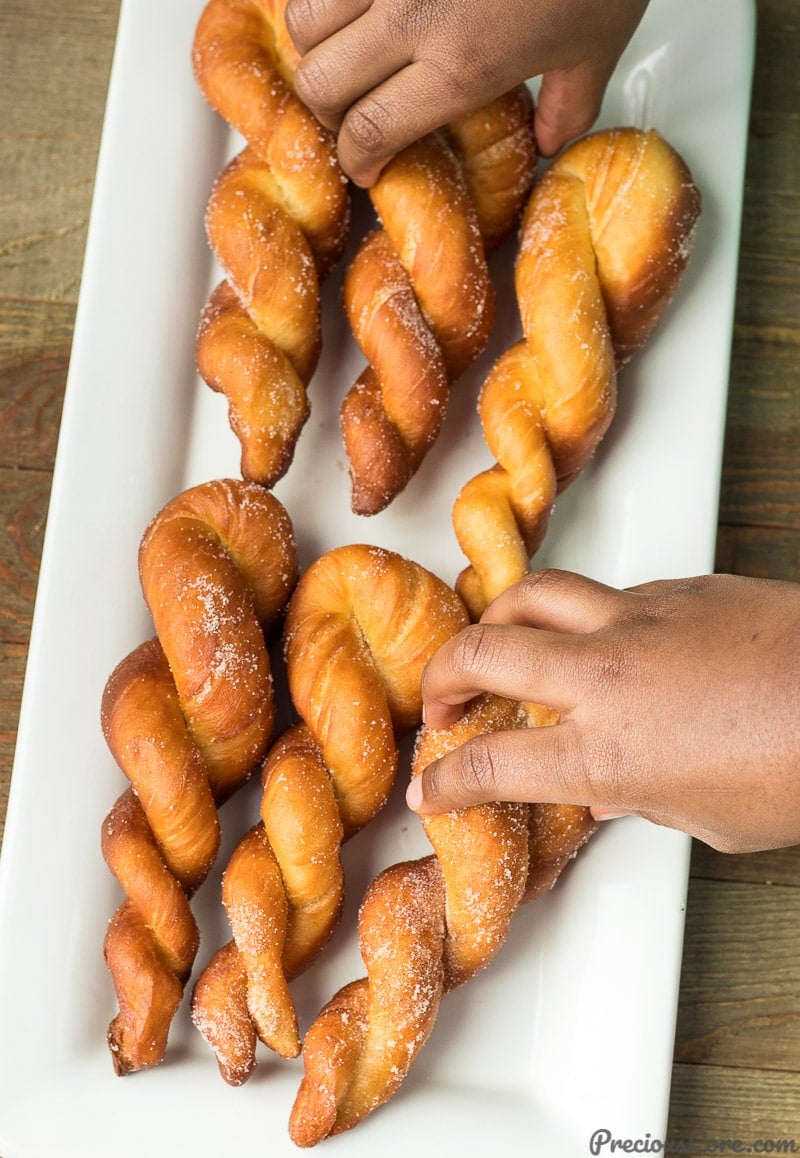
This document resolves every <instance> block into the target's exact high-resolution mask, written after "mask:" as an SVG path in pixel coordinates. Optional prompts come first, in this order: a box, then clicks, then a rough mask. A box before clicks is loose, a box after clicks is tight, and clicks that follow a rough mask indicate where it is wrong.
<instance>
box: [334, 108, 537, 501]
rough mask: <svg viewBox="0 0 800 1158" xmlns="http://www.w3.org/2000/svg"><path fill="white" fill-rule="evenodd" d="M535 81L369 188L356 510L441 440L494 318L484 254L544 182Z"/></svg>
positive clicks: (356, 395) (359, 259) (355, 437)
mask: <svg viewBox="0 0 800 1158" xmlns="http://www.w3.org/2000/svg"><path fill="white" fill-rule="evenodd" d="M531 113H532V106H531V98H530V95H529V93H528V90H527V89H526V88H525V87H524V86H520V87H519V88H517V89H514V90H513V91H512V92H509V93H507V94H506V95H505V96H502V97H500V98H499V99H498V100H496V101H494V102H493V103H492V104H491V105H488V106H487V107H486V108H483V109H479V110H478V111H477V112H474V113H472V114H470V115H469V116H467V117H464V118H462V119H461V120H460V121H458V122H456V123H455V124H453V125H451V126H450V127H449V128H448V129H447V130H445V131H443V132H439V133H432V134H430V135H429V136H427V137H425V138H424V139H423V140H421V141H418V142H417V143H415V144H413V145H411V146H410V147H409V148H407V149H405V150H403V152H402V153H400V154H399V155H398V156H397V157H396V158H395V159H394V160H393V161H391V162H390V163H389V164H388V165H387V166H386V168H385V169H384V170H383V173H382V174H381V176H380V178H379V179H378V181H377V182H376V184H375V185H374V186H373V187H372V189H371V190H370V196H371V198H372V202H373V205H374V206H375V209H376V212H377V214H378V217H379V218H380V222H381V225H382V228H381V229H379V230H378V231H376V232H374V233H372V234H370V235H369V236H368V237H367V238H366V239H365V240H364V242H363V243H362V245H361V246H360V248H359V250H358V252H357V254H356V256H355V258H354V259H353V262H352V264H351V265H350V267H349V269H348V271H347V274H346V277H345V284H344V300H345V308H346V310H347V315H348V319H349V321H350V325H351V328H352V330H353V334H354V336H355V339H356V341H357V342H358V344H359V346H360V347H361V350H362V352H363V353H364V355H365V356H366V358H367V360H368V362H369V365H368V366H367V368H366V369H365V370H364V371H363V373H362V374H361V376H360V377H359V379H358V381H357V382H356V384H355V386H354V387H353V388H352V390H351V391H350V392H349V394H348V395H347V397H346V398H345V401H344V403H343V406H342V411H341V424H342V432H343V435H344V442H345V448H346V450H347V455H348V458H349V460H350V476H351V480H352V507H353V510H354V511H355V512H357V513H358V514H362V515H371V514H376V513H377V512H378V511H381V510H383V508H384V507H386V506H387V505H388V503H390V502H391V500H392V499H393V498H394V497H395V496H396V495H397V494H398V493H399V492H400V491H401V490H402V489H403V488H404V487H405V485H406V484H407V483H408V481H409V479H410V478H411V477H412V476H413V474H414V472H415V471H416V470H417V468H418V467H419V465H420V463H421V462H422V459H423V458H424V456H425V454H426V453H427V451H428V450H429V448H430V447H431V445H432V444H433V442H434V441H435V439H436V437H437V435H438V433H439V429H440V427H441V423H442V420H443V418H444V413H445V407H446V405H447V399H448V395H449V389H450V382H452V381H453V380H454V379H456V378H458V376H459V375H460V374H462V373H463V372H464V370H465V369H466V368H467V366H469V365H470V364H471V363H472V362H473V361H474V359H475V358H476V357H477V356H478V354H479V353H480V352H481V350H482V349H483V348H484V346H485V344H486V341H487V339H488V337H489V330H490V328H491V325H492V321H493V318H494V293H493V290H492V286H491V282H490V280H489V271H488V268H487V265H486V259H485V252H489V251H490V250H491V249H493V248H494V247H495V246H496V245H498V244H499V242H500V241H502V239H503V238H504V237H505V236H506V235H507V234H508V233H509V232H510V231H511V230H512V229H513V228H514V227H515V225H516V224H517V221H518V219H519V214H520V212H521V210H522V206H523V204H524V202H525V198H526V196H527V194H528V190H529V188H530V183H531V181H532V179H533V172H534V168H535V164H536V149H535V143H534V137H533V129H532V116H531Z"/></svg>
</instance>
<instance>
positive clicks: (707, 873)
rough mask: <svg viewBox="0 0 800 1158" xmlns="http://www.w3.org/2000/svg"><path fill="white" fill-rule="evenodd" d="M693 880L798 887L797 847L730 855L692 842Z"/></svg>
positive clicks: (799, 859) (799, 853)
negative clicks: (747, 882) (746, 882)
mask: <svg viewBox="0 0 800 1158" xmlns="http://www.w3.org/2000/svg"><path fill="white" fill-rule="evenodd" d="M692 878H693V880H701V879H702V880H707V881H749V882H750V883H751V884H759V885H790V886H791V887H793V888H800V845H795V847H794V848H777V849H771V850H769V851H767V852H751V853H743V854H741V855H735V856H730V855H726V854H725V853H722V852H717V851H716V850H715V849H713V848H709V847H708V845H707V844H701V843H700V842H699V841H695V842H694V844H693V846H692Z"/></svg>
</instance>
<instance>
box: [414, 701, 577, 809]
mask: <svg viewBox="0 0 800 1158" xmlns="http://www.w3.org/2000/svg"><path fill="white" fill-rule="evenodd" d="M592 779H596V777H595V778H591V777H590V776H589V775H587V769H586V763H585V760H584V757H583V753H582V751H581V745H580V737H579V731H578V729H577V727H576V726H575V725H573V724H572V723H571V722H570V721H569V720H568V721H565V722H564V723H561V724H556V725H554V726H553V727H550V728H520V729H517V730H514V731H509V732H491V733H488V734H486V735H481V736H476V737H475V738H474V739H472V740H467V741H466V742H465V743H464V744H461V745H460V746H459V747H457V748H455V749H454V750H453V751H452V752H448V753H447V754H446V755H445V756H442V757H441V758H440V759H439V760H436V761H435V762H434V763H432V764H430V765H429V766H428V767H427V768H425V769H424V770H423V771H422V772H421V773H420V774H419V775H418V776H415V777H414V779H413V780H412V781H411V783H410V785H409V787H408V791H407V793H406V800H407V802H408V805H409V807H410V808H412V809H413V810H414V811H415V812H421V813H425V814H429V813H438V812H449V811H450V810H451V809H454V808H468V807H470V806H471V805H474V804H484V803H486V802H487V801H490V800H517V801H523V802H528V803H540V804H544V803H553V804H580V805H587V804H592V803H598V800H597V797H596V792H597V787H596V784H593V783H592Z"/></svg>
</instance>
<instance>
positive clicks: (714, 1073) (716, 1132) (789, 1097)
mask: <svg viewBox="0 0 800 1158" xmlns="http://www.w3.org/2000/svg"><path fill="white" fill-rule="evenodd" d="M693 1131H696V1132H697V1133H696V1134H695V1137H694V1144H695V1148H694V1149H693V1150H691V1149H690V1150H684V1151H683V1153H688V1154H692V1153H694V1154H702V1153H704V1152H705V1153H715V1152H716V1153H717V1154H721V1153H728V1154H731V1153H734V1151H732V1150H731V1149H730V1148H729V1149H728V1150H727V1151H724V1150H722V1149H721V1148H720V1147H718V1148H717V1149H716V1151H714V1150H711V1149H706V1150H705V1151H703V1150H702V1149H700V1146H701V1145H706V1146H710V1144H711V1141H712V1140H724V1139H730V1140H735V1139H738V1140H740V1141H741V1142H743V1143H745V1145H746V1146H754V1145H755V1144H757V1143H759V1142H767V1141H770V1142H780V1141H787V1142H794V1144H795V1149H794V1150H792V1149H790V1148H784V1149H782V1150H778V1149H773V1150H772V1151H771V1152H772V1153H774V1154H781V1153H782V1154H800V1075H798V1074H795V1073H789V1074H786V1073H763V1072H759V1071H758V1070H757V1069H756V1068H755V1067H752V1068H749V1069H740V1070H731V1069H725V1068H724V1067H722V1066H699V1065H676V1066H674V1067H673V1071H672V1102H671V1113H670V1120H669V1131H668V1137H669V1138H670V1139H672V1140H673V1142H678V1141H679V1140H680V1139H684V1140H691V1138H692V1133H693ZM747 1152H748V1151H745V1153H747ZM750 1152H752V1151H750ZM761 1152H762V1153H770V1151H769V1150H765V1149H763V1148H762V1150H761ZM672 1153H680V1151H679V1150H677V1149H673V1150H672Z"/></svg>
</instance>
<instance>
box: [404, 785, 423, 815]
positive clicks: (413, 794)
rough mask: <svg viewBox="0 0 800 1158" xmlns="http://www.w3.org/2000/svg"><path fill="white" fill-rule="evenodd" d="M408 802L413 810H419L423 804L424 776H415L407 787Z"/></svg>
mask: <svg viewBox="0 0 800 1158" xmlns="http://www.w3.org/2000/svg"><path fill="white" fill-rule="evenodd" d="M406 804H407V805H408V807H409V808H410V809H411V810H412V812H418V811H419V806H420V804H422V777H421V776H415V777H414V779H413V780H412V781H411V783H410V784H409V786H408V788H407V789H406Z"/></svg>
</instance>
